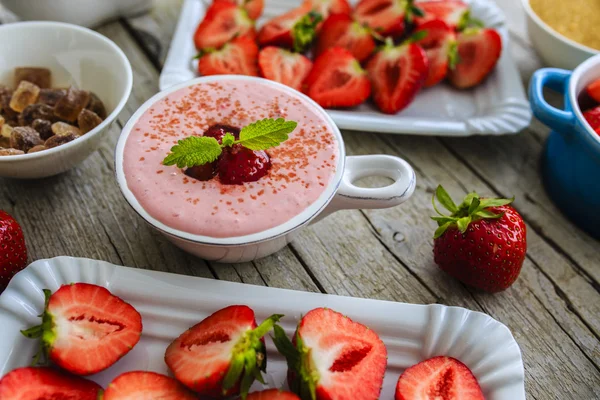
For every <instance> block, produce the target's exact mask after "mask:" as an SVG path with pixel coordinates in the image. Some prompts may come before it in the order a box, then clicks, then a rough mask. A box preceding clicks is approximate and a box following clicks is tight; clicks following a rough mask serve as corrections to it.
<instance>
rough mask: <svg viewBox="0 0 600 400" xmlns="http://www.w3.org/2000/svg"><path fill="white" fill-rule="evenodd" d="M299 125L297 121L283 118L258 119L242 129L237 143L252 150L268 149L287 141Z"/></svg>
mask: <svg viewBox="0 0 600 400" xmlns="http://www.w3.org/2000/svg"><path fill="white" fill-rule="evenodd" d="M297 125H298V123H297V122H295V121H286V120H284V119H283V118H279V119H263V120H261V121H256V122H255V123H253V124H250V125H248V126H246V127H245V128H243V129H242V130H241V132H240V140H238V141H237V142H236V143H239V144H241V145H242V146H244V147H246V148H248V149H250V150H267V149H270V148H271V147H276V146H279V145H280V144H281V143H283V142H285V141H286V140H287V139H288V134H290V133H292V132H293V131H294V129H296V126H297Z"/></svg>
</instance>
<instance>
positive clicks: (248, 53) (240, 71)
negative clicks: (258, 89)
mask: <svg viewBox="0 0 600 400" xmlns="http://www.w3.org/2000/svg"><path fill="white" fill-rule="evenodd" d="M257 59H258V46H257V45H256V43H255V42H254V40H252V39H250V38H248V37H239V38H236V39H234V40H233V41H231V42H230V43H227V44H226V45H225V46H223V47H222V48H221V49H220V50H214V51H208V52H207V53H205V54H204V55H203V56H201V57H200V60H198V72H199V73H200V75H204V76H208V75H228V74H233V75H249V76H258V67H257V65H256V62H257Z"/></svg>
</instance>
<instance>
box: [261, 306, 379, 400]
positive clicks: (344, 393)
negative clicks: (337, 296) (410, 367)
mask: <svg viewBox="0 0 600 400" xmlns="http://www.w3.org/2000/svg"><path fill="white" fill-rule="evenodd" d="M274 333H275V336H274V338H273V341H274V343H275V346H276V347H277V350H278V351H279V352H280V353H281V354H283V355H284V356H285V358H286V361H287V365H288V377H287V379H288V385H289V387H290V389H291V390H292V391H293V392H294V393H296V394H297V395H298V396H300V398H301V399H302V400H347V399H352V400H375V399H378V398H379V394H380V392H381V385H382V384H383V377H384V375H385V369H386V366H387V350H386V348H385V345H384V344H383V342H382V341H381V339H380V338H379V336H377V334H376V333H375V332H374V331H372V330H370V329H369V328H367V327H366V326H364V325H362V324H359V323H358V322H354V321H352V320H351V319H350V318H348V317H346V316H344V315H342V314H340V313H338V312H336V311H333V310H330V309H327V308H316V309H314V310H311V311H309V312H308V313H307V314H306V315H305V316H304V317H303V318H302V319H301V320H300V323H299V324H298V327H297V329H296V333H295V336H294V339H293V341H290V339H289V338H288V337H287V335H286V334H285V331H284V330H283V328H281V327H280V326H276V327H275V328H274Z"/></svg>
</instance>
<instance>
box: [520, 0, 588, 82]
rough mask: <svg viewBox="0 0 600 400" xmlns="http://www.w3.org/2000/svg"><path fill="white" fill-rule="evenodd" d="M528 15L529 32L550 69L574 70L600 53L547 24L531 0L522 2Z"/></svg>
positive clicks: (534, 44)
mask: <svg viewBox="0 0 600 400" xmlns="http://www.w3.org/2000/svg"><path fill="white" fill-rule="evenodd" d="M522 3H523V8H524V9H525V13H526V14H527V31H528V32H529V38H530V39H531V42H532V43H533V46H534V47H535V49H536V50H537V52H538V53H539V55H540V57H542V59H543V60H544V62H545V63H546V64H547V65H548V66H550V67H556V68H562V69H569V70H573V69H575V68H577V66H579V64H581V63H582V62H584V61H585V60H587V59H588V58H590V57H593V56H595V55H596V54H600V51H598V50H595V49H592V48H591V47H587V46H584V45H582V44H579V43H577V42H575V41H574V40H571V39H569V38H567V37H565V36H563V35H561V34H560V33H558V32H557V31H555V30H554V29H552V27H550V26H549V25H548V24H546V23H545V22H544V21H542V19H541V18H540V17H539V16H538V15H537V14H536V13H535V11H533V9H532V8H531V6H530V4H529V0H522Z"/></svg>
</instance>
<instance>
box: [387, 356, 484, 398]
mask: <svg viewBox="0 0 600 400" xmlns="http://www.w3.org/2000/svg"><path fill="white" fill-rule="evenodd" d="M395 400H485V398H484V397H483V392H482V391H481V387H480V386H479V383H478V382H477V379H476V378H475V376H474V375H473V373H472V372H471V370H470V369H469V368H468V367H467V366H466V365H465V364H463V363H462V362H460V361H458V360H457V359H455V358H452V357H442V356H439V357H433V358H430V359H428V360H425V361H421V362H420V363H418V364H416V365H413V366H412V367H410V368H408V369H406V370H405V371H404V372H403V373H402V375H400V378H399V379H398V384H397V385H396V395H395Z"/></svg>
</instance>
